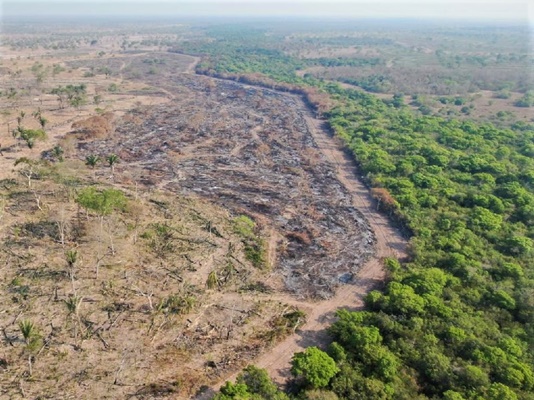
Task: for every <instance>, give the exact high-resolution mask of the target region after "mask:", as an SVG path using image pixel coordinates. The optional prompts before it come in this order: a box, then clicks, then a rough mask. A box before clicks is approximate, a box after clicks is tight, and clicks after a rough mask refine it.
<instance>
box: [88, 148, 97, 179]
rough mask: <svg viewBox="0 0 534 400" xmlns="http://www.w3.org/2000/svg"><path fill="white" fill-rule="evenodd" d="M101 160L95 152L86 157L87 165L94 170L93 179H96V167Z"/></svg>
mask: <svg viewBox="0 0 534 400" xmlns="http://www.w3.org/2000/svg"><path fill="white" fill-rule="evenodd" d="M99 162H100V157H98V156H97V155H95V154H91V155H88V156H87V157H85V165H87V166H88V167H91V169H92V170H93V179H96V170H95V167H96V166H97V164H98V163H99Z"/></svg>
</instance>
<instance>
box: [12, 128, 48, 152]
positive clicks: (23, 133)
mask: <svg viewBox="0 0 534 400" xmlns="http://www.w3.org/2000/svg"><path fill="white" fill-rule="evenodd" d="M18 131H19V137H20V138H21V139H23V140H24V141H25V142H26V144H27V145H28V147H29V148H30V149H33V146H34V145H35V141H36V140H45V139H46V133H45V131H43V130H42V129H24V128H22V127H19V128H18Z"/></svg>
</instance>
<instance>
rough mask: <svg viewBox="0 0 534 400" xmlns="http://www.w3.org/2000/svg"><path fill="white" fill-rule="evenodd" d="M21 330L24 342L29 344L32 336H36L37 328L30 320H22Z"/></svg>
mask: <svg viewBox="0 0 534 400" xmlns="http://www.w3.org/2000/svg"><path fill="white" fill-rule="evenodd" d="M19 330H20V333H22V336H23V337H24V342H25V343H26V345H29V344H30V342H31V340H32V338H33V337H35V335H36V334H37V329H36V328H35V325H34V324H33V322H31V321H29V320H24V321H20V322H19Z"/></svg>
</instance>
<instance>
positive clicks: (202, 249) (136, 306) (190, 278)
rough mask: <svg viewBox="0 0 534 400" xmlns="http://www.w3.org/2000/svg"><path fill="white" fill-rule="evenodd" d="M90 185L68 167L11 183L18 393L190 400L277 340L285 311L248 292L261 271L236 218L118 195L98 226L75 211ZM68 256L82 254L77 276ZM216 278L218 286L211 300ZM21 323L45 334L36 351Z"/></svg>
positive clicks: (12, 386)
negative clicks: (265, 339) (120, 203)
mask: <svg viewBox="0 0 534 400" xmlns="http://www.w3.org/2000/svg"><path fill="white" fill-rule="evenodd" d="M65 171H70V176H69V175H68V174H66V173H65ZM84 175H88V171H84V169H83V167H82V166H80V165H79V164H77V162H75V161H67V162H66V165H61V166H60V167H59V168H53V167H46V168H43V169H42V170H41V179H39V180H35V181H34V182H33V183H32V187H31V188H28V187H27V186H26V183H25V181H23V180H21V179H14V180H4V181H3V182H2V189H1V193H0V194H1V197H2V199H4V203H3V204H4V206H3V216H2V219H1V220H0V221H1V231H0V240H1V241H2V243H3V245H2V251H1V252H0V254H1V255H0V257H1V265H2V268H1V274H0V275H1V287H2V291H1V295H0V309H2V310H4V312H3V313H2V314H0V328H1V329H2V332H3V333H2V334H3V336H4V342H5V344H6V346H5V347H4V349H3V350H2V352H1V353H0V358H1V359H2V362H3V364H5V366H6V367H5V370H4V371H3V377H2V380H3V382H5V386H4V388H5V389H6V393H7V394H8V396H10V397H11V398H16V397H17V396H20V394H21V393H22V392H24V394H25V396H31V397H36V396H41V397H42V398H58V397H61V398H70V397H76V398H117V397H125V396H127V395H132V394H135V393H137V396H139V398H143V396H145V395H146V396H148V394H146V393H148V392H153V393H156V392H158V393H160V394H161V395H163V394H164V392H165V393H166V395H170V394H171V393H172V395H173V396H177V395H180V396H184V397H189V396H191V395H192V394H193V393H194V392H195V391H196V390H197V389H198V388H199V387H200V386H201V385H202V384H207V383H209V382H210V381H211V380H212V379H216V378H217V377H218V376H219V375H220V374H223V373H224V372H225V371H226V370H232V369H235V368H237V367H239V366H241V365H243V364H244V363H246V361H247V360H249V359H250V358H251V357H252V356H254V355H256V354H257V353H258V352H259V350H260V348H261V347H262V342H261V341H260V340H258V339H257V338H258V334H259V333H260V332H264V333H263V334H262V335H267V334H268V332H270V331H272V330H273V329H275V328H273V327H272V326H271V325H270V324H271V322H269V321H270V320H272V319H273V318H274V319H276V318H277V317H279V315H278V314H279V313H280V312H282V309H283V307H282V305H281V304H279V303H271V302H270V301H269V300H268V299H267V298H266V296H267V295H263V296H262V295H258V293H256V292H255V291H249V290H243V289H244V288H247V287H248V288H249V289H250V288H251V287H252V286H253V285H254V283H255V282H257V281H260V280H262V278H261V272H260V271H259V270H257V269H256V268H254V267H253V266H251V265H250V263H249V262H248V261H247V260H246V257H245V255H244V253H243V246H242V243H241V238H240V237H239V236H237V235H236V234H235V233H234V229H233V225H232V220H231V218H230V216H229V215H228V213H227V212H226V211H224V210H222V209H220V208H219V207H216V206H214V205H212V204H209V203H207V202H206V201H203V200H201V199H199V198H193V197H177V196H175V195H169V194H165V193H158V192H151V193H148V192H140V191H138V190H137V191H136V188H133V187H122V190H123V192H124V193H125V194H126V195H127V197H128V200H129V205H128V207H127V209H126V210H124V211H122V212H115V213H113V214H111V215H109V216H106V217H105V218H104V219H103V224H102V225H101V222H100V218H99V217H98V216H97V215H94V214H92V213H89V215H86V212H85V211H83V210H81V211H80V210H79V208H78V205H77V204H76V202H75V201H74V199H75V197H76V192H79V190H80V188H81V187H83V186H85V185H87V184H88V182H87V181H85V180H81V181H80V180H79V177H81V176H84ZM83 179H88V178H83ZM98 187H101V188H105V187H107V185H106V184H103V183H101V184H99V185H98ZM37 199H38V200H39V202H37ZM208 223H209V227H210V229H207V224H208ZM60 228H61V229H64V233H65V238H64V244H61V235H60V232H61V231H60ZM215 232H216V233H215ZM69 251H75V252H76V254H77V259H76V262H75V263H71V264H70V265H69V263H68V261H67V257H66V253H67V252H69ZM213 271H215V273H216V275H217V285H216V287H214V288H213V289H208V288H207V287H206V281H207V277H208V275H209V274H210V273H211V272H213ZM24 320H28V321H31V322H32V323H33V324H34V325H35V327H36V330H37V335H38V337H39V338H40V341H39V344H38V345H37V346H36V347H35V348H30V346H28V345H26V344H25V343H24V341H23V338H22V335H21V332H20V330H19V328H18V323H19V321H24ZM28 356H30V359H31V370H32V371H31V375H30V368H29V363H28ZM184 364H187V367H186V368H184V367H183V365H184ZM143 393H145V394H143Z"/></svg>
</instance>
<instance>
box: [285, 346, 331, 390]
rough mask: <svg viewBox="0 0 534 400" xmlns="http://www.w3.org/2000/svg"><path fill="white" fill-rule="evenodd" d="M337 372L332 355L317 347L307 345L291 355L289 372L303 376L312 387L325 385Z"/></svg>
mask: <svg viewBox="0 0 534 400" xmlns="http://www.w3.org/2000/svg"><path fill="white" fill-rule="evenodd" d="M338 372H339V368H338V367H337V366H336V362H335V361H334V360H333V359H332V357H330V356H329V355H328V354H326V353H325V352H324V351H322V350H320V349H318V348H317V347H308V348H307V349H306V350H305V351H304V352H300V353H295V354H294V355H293V360H292V367H291V373H292V374H293V375H295V376H297V377H299V376H301V377H303V378H304V380H305V381H306V383H307V384H308V385H310V386H311V387H313V388H322V387H325V386H326V385H328V383H329V382H330V379H332V378H333V377H334V375H336V374H337V373H338Z"/></svg>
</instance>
